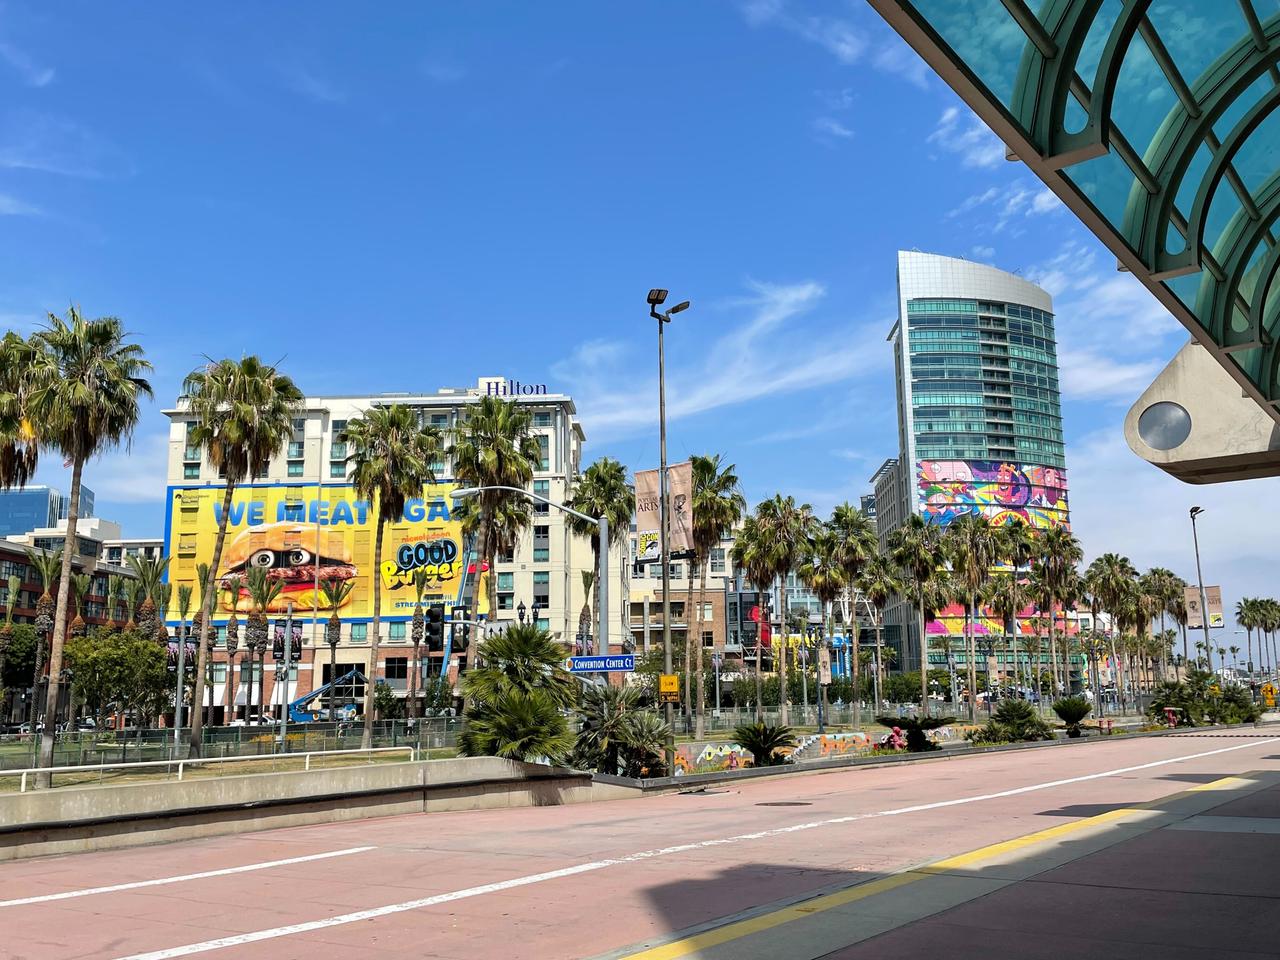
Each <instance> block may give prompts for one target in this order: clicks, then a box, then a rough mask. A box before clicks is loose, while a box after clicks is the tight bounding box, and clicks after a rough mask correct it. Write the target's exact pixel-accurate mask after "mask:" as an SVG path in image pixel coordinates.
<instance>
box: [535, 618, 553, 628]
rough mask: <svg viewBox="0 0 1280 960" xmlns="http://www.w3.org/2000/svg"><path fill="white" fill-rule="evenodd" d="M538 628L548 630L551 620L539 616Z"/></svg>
mask: <svg viewBox="0 0 1280 960" xmlns="http://www.w3.org/2000/svg"><path fill="white" fill-rule="evenodd" d="M538 629H539V630H550V629H551V621H550V620H548V619H547V618H546V617H539V618H538Z"/></svg>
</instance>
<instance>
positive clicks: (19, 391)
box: [0, 330, 40, 490]
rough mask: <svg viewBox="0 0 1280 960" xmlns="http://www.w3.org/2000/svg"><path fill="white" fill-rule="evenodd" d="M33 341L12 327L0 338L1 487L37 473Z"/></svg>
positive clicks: (21, 483)
mask: <svg viewBox="0 0 1280 960" xmlns="http://www.w3.org/2000/svg"><path fill="white" fill-rule="evenodd" d="M33 352H34V350H33V345H32V343H31V342H30V341H27V340H24V339H23V338H22V337H21V336H19V335H18V334H17V333H15V332H13V331H12V330H10V331H7V332H6V333H5V335H4V337H3V338H0V490H8V489H9V488H11V487H25V486H26V485H27V483H28V482H29V481H30V480H31V479H32V478H33V477H34V476H35V473H36V465H37V464H38V463H39V459H40V456H39V455H40V445H39V441H38V438H37V437H36V434H35V429H34V427H33V425H32V422H31V417H32V410H31V387H32V382H31V377H30V372H31V367H32V357H33Z"/></svg>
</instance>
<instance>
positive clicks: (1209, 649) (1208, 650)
mask: <svg viewBox="0 0 1280 960" xmlns="http://www.w3.org/2000/svg"><path fill="white" fill-rule="evenodd" d="M1202 513H1204V509H1203V508H1202V507H1192V508H1191V542H1192V543H1193V544H1195V549H1196V581H1197V582H1198V583H1199V585H1200V625H1201V626H1202V627H1204V645H1205V656H1207V657H1209V670H1210V671H1212V670H1213V645H1212V644H1211V643H1210V642H1209V605H1208V604H1207V603H1206V602H1205V596H1204V574H1203V573H1202V572H1201V571H1200V536H1199V534H1198V533H1197V532H1196V517H1198V516H1200V514H1202Z"/></svg>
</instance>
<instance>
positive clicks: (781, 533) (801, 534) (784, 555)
mask: <svg viewBox="0 0 1280 960" xmlns="http://www.w3.org/2000/svg"><path fill="white" fill-rule="evenodd" d="M756 522H757V523H758V524H759V525H760V527H761V532H762V533H763V535H764V537H765V540H766V542H767V543H768V545H769V546H768V550H767V552H766V556H767V558H768V566H769V568H770V572H771V574H772V576H770V578H769V579H770V580H777V581H778V582H779V584H780V585H781V590H780V596H779V602H780V603H782V604H783V605H784V606H785V604H786V582H787V577H788V575H789V574H790V573H791V572H792V571H793V570H794V569H795V568H796V564H797V562H798V561H799V558H800V557H801V555H802V554H803V552H804V549H805V545H806V544H807V542H808V541H809V539H810V537H812V535H813V531H814V528H815V525H816V523H817V521H816V519H815V518H814V516H813V508H812V507H810V506H809V504H807V503H804V504H797V503H796V501H795V498H794V497H784V496H782V494H775V495H774V496H773V499H771V500H766V501H764V502H763V503H761V504H759V505H758V506H757V507H756ZM779 612H780V614H781V621H780V622H781V623H782V631H783V636H782V642H781V643H779V644H778V652H777V656H778V683H779V687H780V689H779V696H778V704H779V710H778V717H779V720H780V721H781V722H782V724H783V726H786V725H787V723H788V722H789V721H790V716H789V711H788V709H787V706H788V698H787V641H788V638H787V636H786V629H787V628H786V613H787V611H786V610H785V609H784V610H782V611H779Z"/></svg>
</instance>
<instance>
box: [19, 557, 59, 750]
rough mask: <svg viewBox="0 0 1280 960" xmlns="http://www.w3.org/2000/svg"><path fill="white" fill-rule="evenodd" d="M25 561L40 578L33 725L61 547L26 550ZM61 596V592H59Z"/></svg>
mask: <svg viewBox="0 0 1280 960" xmlns="http://www.w3.org/2000/svg"><path fill="white" fill-rule="evenodd" d="M26 553H27V562H28V563H29V564H31V567H32V569H34V570H35V572H36V576H37V577H38V578H39V580H40V586H41V588H42V589H41V593H40V597H39V599H37V600H36V622H35V628H36V662H35V675H34V676H33V677H32V680H31V716H30V719H31V721H32V723H33V725H34V722H35V718H36V703H35V700H36V692H37V691H38V690H39V689H40V678H41V677H42V676H43V675H44V673H43V671H44V657H45V646H46V643H47V642H48V640H47V638H48V636H49V634H50V632H52V630H53V621H54V601H53V595H52V593H51V592H50V588H51V587H52V588H54V589H57V586H56V585H57V584H58V573H59V571H60V570H61V569H62V555H63V551H62V550H61V548H59V549H57V550H51V551H48V552H46V551H44V550H41V551H38V552H37V551H35V550H27V551H26ZM60 596H62V594H60Z"/></svg>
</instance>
